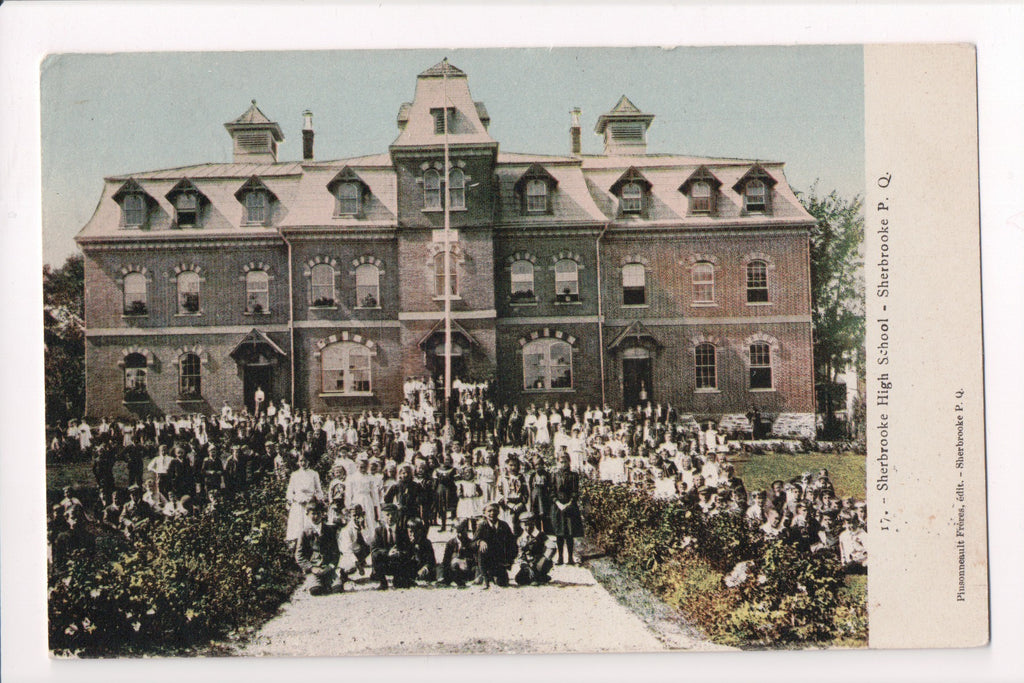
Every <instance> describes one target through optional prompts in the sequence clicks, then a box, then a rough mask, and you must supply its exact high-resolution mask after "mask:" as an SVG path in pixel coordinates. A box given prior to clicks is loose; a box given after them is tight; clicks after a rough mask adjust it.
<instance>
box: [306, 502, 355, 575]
mask: <svg viewBox="0 0 1024 683" xmlns="http://www.w3.org/2000/svg"><path fill="white" fill-rule="evenodd" d="M326 512H327V508H326V506H325V505H324V504H323V503H322V502H321V501H319V500H313V501H312V502H311V503H310V504H309V506H308V508H307V515H308V520H309V523H308V524H307V525H306V527H305V528H304V529H303V530H302V536H300V537H299V543H298V546H297V547H296V550H295V561H296V562H297V563H298V565H299V567H300V568H301V569H302V571H303V572H305V573H307V574H312V575H313V577H314V579H315V582H316V583H315V585H314V586H312V587H310V589H309V594H310V595H327V594H328V593H333V592H338V593H340V592H342V591H343V590H344V589H345V588H344V584H345V578H346V576H345V572H344V570H341V569H339V568H338V560H339V559H340V552H339V550H338V530H337V527H335V526H333V525H330V524H327V523H326V522H325V521H324V517H325V515H326Z"/></svg>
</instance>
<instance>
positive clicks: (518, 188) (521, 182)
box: [513, 164, 558, 214]
mask: <svg viewBox="0 0 1024 683" xmlns="http://www.w3.org/2000/svg"><path fill="white" fill-rule="evenodd" d="M556 187H558V180H557V179H556V178H555V177H554V176H553V175H551V173H550V172H549V171H548V170H547V169H546V168H544V167H543V166H542V165H540V164H533V165H532V166H530V167H529V168H528V169H526V171H525V172H524V173H523V174H522V175H521V176H519V178H517V179H516V183H515V185H514V186H513V190H514V191H515V194H516V197H517V198H518V199H519V202H520V208H521V210H522V212H523V213H524V214H542V213H551V198H552V194H553V193H554V191H555V188H556Z"/></svg>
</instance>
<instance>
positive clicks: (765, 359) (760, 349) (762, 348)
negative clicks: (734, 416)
mask: <svg viewBox="0 0 1024 683" xmlns="http://www.w3.org/2000/svg"><path fill="white" fill-rule="evenodd" d="M755 349H757V350H756V351H755ZM748 351H749V353H750V366H749V372H748V386H749V388H750V390H751V391H772V390H773V389H774V388H775V373H774V372H773V371H772V347H771V344H769V343H768V342H765V341H756V342H754V343H753V344H751V345H750V348H749V349H748ZM758 371H767V376H768V384H767V386H756V387H755V386H754V373H755V372H758Z"/></svg>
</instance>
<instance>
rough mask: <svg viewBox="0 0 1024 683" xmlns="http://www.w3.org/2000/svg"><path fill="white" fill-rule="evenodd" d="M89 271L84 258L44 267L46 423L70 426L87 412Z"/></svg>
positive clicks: (73, 258) (78, 255)
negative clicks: (71, 422) (53, 266)
mask: <svg viewBox="0 0 1024 683" xmlns="http://www.w3.org/2000/svg"><path fill="white" fill-rule="evenodd" d="M84 312H85V268H84V259H83V258H82V256H81V255H80V254H76V255H73V256H69V257H68V259H67V260H66V261H65V262H64V265H62V266H61V267H60V268H58V269H56V270H54V269H52V268H51V267H50V265H49V264H46V265H44V266H43V344H44V364H45V369H44V372H45V384H46V387H45V392H46V422H47V424H49V425H59V424H64V423H66V422H67V421H68V420H69V419H71V418H79V417H81V416H82V415H83V413H84V412H85V324H84V322H83V315H84Z"/></svg>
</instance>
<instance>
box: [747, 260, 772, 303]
mask: <svg viewBox="0 0 1024 683" xmlns="http://www.w3.org/2000/svg"><path fill="white" fill-rule="evenodd" d="M755 269H757V270H758V271H759V275H760V277H758V273H755V272H754V270H755ZM744 271H745V273H746V284H747V286H746V292H747V304H748V305H754V306H756V305H758V304H770V303H771V295H770V290H769V282H768V264H767V263H766V262H765V261H762V260H761V259H754V260H753V261H750V262H749V263H747V266H746V268H745V269H744ZM762 292H763V294H762ZM755 293H756V294H755Z"/></svg>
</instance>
